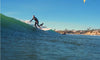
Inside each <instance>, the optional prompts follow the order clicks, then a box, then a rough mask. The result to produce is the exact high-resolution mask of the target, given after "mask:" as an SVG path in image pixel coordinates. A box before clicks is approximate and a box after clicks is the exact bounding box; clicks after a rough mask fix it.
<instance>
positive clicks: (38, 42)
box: [1, 30, 100, 60]
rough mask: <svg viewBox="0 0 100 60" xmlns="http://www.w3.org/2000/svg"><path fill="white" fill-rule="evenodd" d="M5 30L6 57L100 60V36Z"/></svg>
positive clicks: (3, 49)
mask: <svg viewBox="0 0 100 60" xmlns="http://www.w3.org/2000/svg"><path fill="white" fill-rule="evenodd" d="M7 31H8V30H7ZM9 32H10V31H9ZM11 32H12V31H11ZM1 34H2V35H1V59H2V60H100V36H89V35H69V34H68V35H61V34H58V33H55V32H53V31H45V32H44V31H35V32H33V33H30V34H32V35H28V34H29V33H21V32H15V31H14V33H12V35H9V33H7V32H6V31H4V30H3V32H1ZM23 36H24V37H23Z"/></svg>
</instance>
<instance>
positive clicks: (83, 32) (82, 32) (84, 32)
mask: <svg viewBox="0 0 100 60" xmlns="http://www.w3.org/2000/svg"><path fill="white" fill-rule="evenodd" d="M55 32H57V33H60V34H63V35H64V34H77V35H99V36H100V29H95V30H77V31H75V30H58V31H55Z"/></svg>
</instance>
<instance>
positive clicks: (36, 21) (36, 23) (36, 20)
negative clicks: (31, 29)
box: [30, 17, 40, 27]
mask: <svg viewBox="0 0 100 60" xmlns="http://www.w3.org/2000/svg"><path fill="white" fill-rule="evenodd" d="M32 20H35V27H37V26H38V27H40V26H39V21H38V19H37V18H36V17H33V18H32V19H31V20H30V22H31V21H32ZM36 25H37V26H36Z"/></svg>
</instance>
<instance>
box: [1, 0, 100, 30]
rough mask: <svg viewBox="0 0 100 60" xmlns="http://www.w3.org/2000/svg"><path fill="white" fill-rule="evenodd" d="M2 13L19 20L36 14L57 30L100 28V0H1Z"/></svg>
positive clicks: (30, 17)
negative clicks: (84, 0)
mask: <svg viewBox="0 0 100 60" xmlns="http://www.w3.org/2000/svg"><path fill="white" fill-rule="evenodd" d="M0 13H2V14H4V15H6V16H9V17H13V18H16V19H19V20H31V19H32V16H33V15H35V16H36V17H37V18H38V20H39V23H42V22H43V23H44V26H47V27H48V28H52V29H56V30H64V29H68V30H85V29H87V28H89V27H91V29H100V0H86V2H85V3H84V2H83V0H1V9H0ZM33 24H34V23H33Z"/></svg>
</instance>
